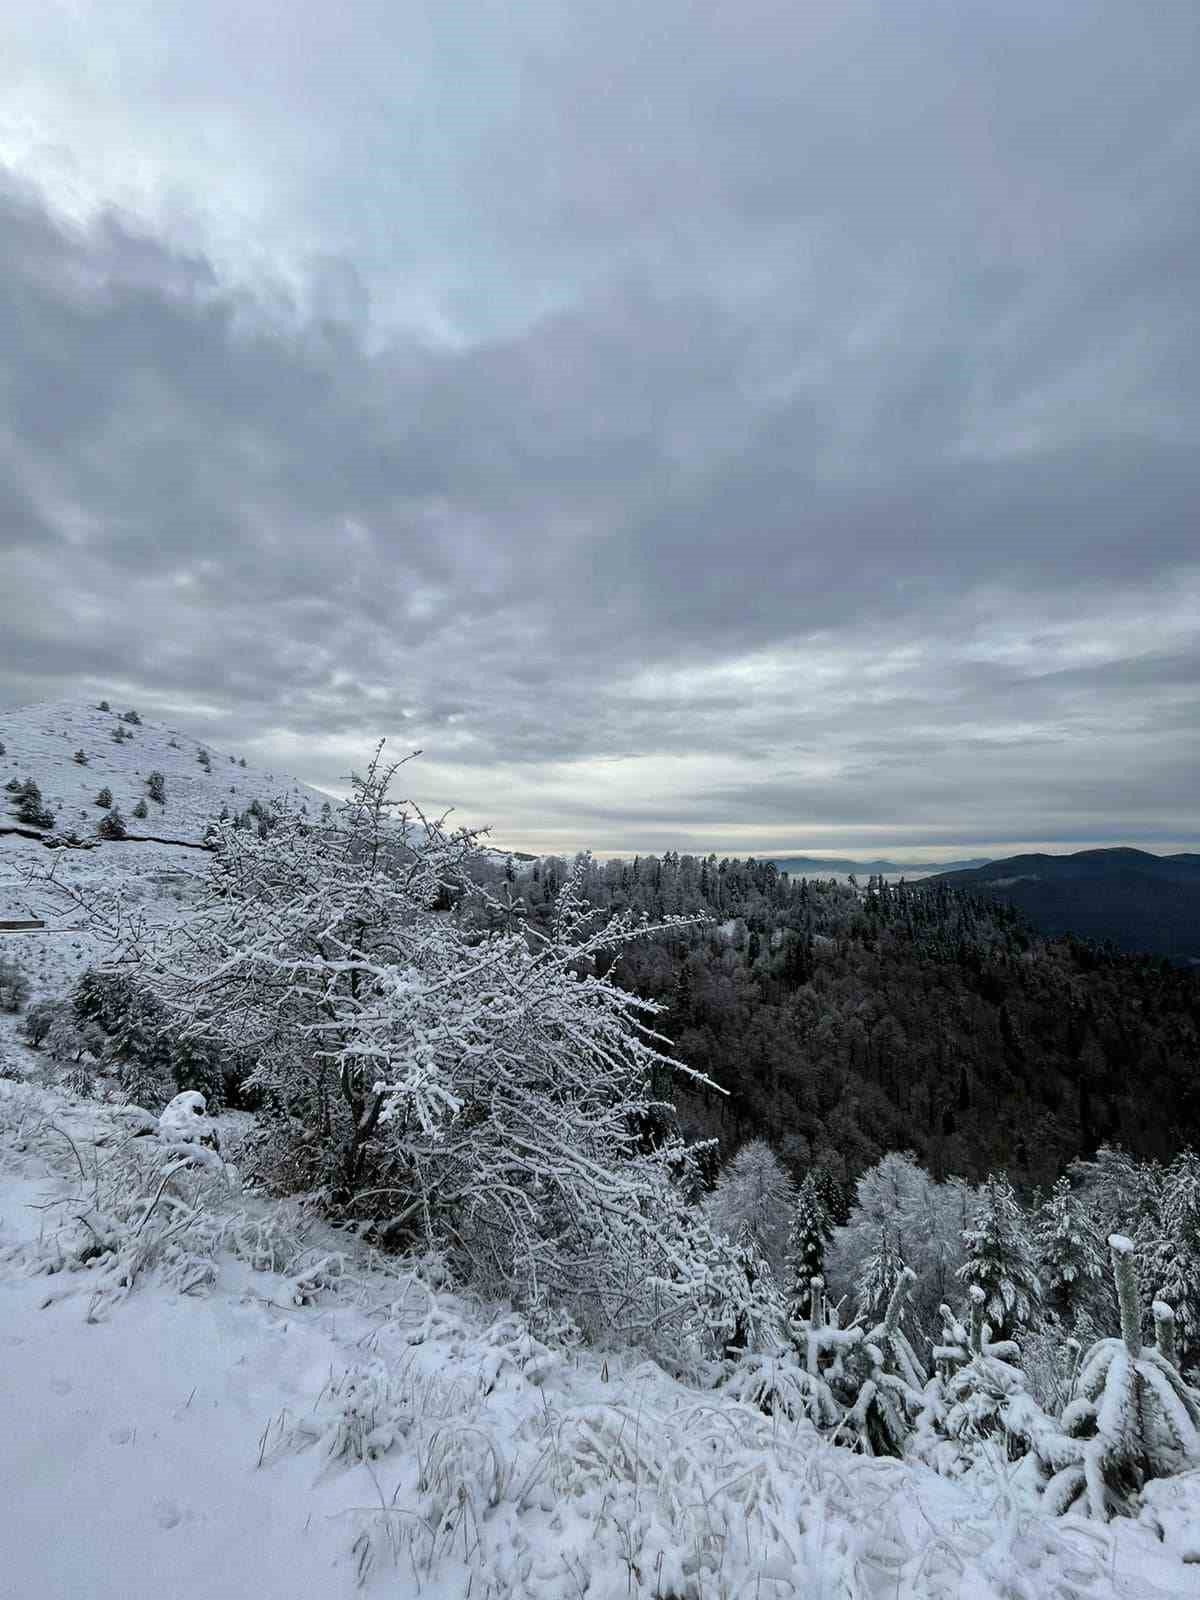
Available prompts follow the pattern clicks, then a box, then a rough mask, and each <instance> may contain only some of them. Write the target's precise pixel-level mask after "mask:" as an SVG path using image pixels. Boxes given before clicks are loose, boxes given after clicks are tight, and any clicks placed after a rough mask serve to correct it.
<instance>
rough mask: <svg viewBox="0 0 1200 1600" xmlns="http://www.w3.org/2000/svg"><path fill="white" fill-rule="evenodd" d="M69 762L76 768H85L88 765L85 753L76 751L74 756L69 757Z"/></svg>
mask: <svg viewBox="0 0 1200 1600" xmlns="http://www.w3.org/2000/svg"><path fill="white" fill-rule="evenodd" d="M71 760H72V761H73V762H74V763H75V765H76V766H77V767H86V766H87V764H88V758H87V751H86V750H76V752H75V754H74V755H73V756H72V757H71Z"/></svg>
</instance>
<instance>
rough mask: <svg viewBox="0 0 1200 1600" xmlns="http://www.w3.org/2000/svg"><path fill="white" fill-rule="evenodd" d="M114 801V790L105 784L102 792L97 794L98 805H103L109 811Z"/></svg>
mask: <svg viewBox="0 0 1200 1600" xmlns="http://www.w3.org/2000/svg"><path fill="white" fill-rule="evenodd" d="M112 803H113V792H112V790H111V789H110V788H109V787H108V785H107V784H105V785H104V788H103V789H101V790H100V793H99V794H98V795H97V796H96V804H97V805H98V806H102V807H103V808H104V810H105V811H107V810H108V809H109V807H110V806H111V805H112Z"/></svg>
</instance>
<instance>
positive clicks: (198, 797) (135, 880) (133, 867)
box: [0, 701, 336, 1034]
mask: <svg viewBox="0 0 1200 1600" xmlns="http://www.w3.org/2000/svg"><path fill="white" fill-rule="evenodd" d="M126 709H127V708H126V707H124V706H120V705H117V704H116V703H114V706H113V710H112V711H100V710H97V709H96V708H95V707H92V706H83V705H79V704H76V703H75V702H72V701H57V702H52V703H48V704H42V705H33V706H22V707H18V708H17V709H15V710H7V711H0V745H3V747H4V750H3V754H0V919H3V918H22V917H34V918H42V919H43V920H45V922H46V923H47V930H46V932H44V933H20V934H13V933H0V955H3V956H8V957H10V958H16V959H17V960H18V961H19V962H20V964H21V966H22V967H23V968H24V970H25V972H26V975H27V976H28V978H29V979H30V981H31V983H32V985H33V992H34V998H35V999H42V998H53V997H57V996H59V995H61V994H63V993H64V991H65V990H66V989H67V988H68V987H69V986H70V984H71V983H72V982H73V981H74V980H75V978H77V977H78V976H79V974H80V972H81V971H82V970H83V968H84V967H86V966H87V965H88V964H89V962H91V961H93V960H95V958H96V956H97V955H98V954H99V953H100V948H101V947H100V942H99V941H98V939H97V938H96V937H95V935H94V934H92V933H91V932H89V931H87V930H86V929H85V928H84V927H83V926H82V919H81V917H80V916H79V915H78V914H77V913H76V912H74V911H73V910H72V908H71V907H70V906H69V904H66V903H64V902H63V901H62V900H61V899H59V898H56V897H54V896H52V895H48V894H46V893H45V892H44V891H40V890H37V889H36V888H34V889H31V888H30V887H29V885H28V883H27V881H26V875H27V873H28V871H29V870H30V869H33V870H35V871H45V870H47V869H48V868H50V867H51V866H53V868H54V871H55V875H56V877H57V878H58V879H59V880H60V881H61V882H62V883H64V884H66V885H69V886H70V887H72V888H73V889H76V890H78V891H80V892H81V893H83V894H85V895H89V896H94V895H96V894H97V893H100V894H104V893H107V892H111V891H114V890H119V891H120V892H121V894H122V895H123V897H124V899H125V901H126V903H127V904H128V905H130V906H131V907H134V908H137V909H138V910H140V911H142V912H143V913H145V914H146V915H147V916H149V917H150V918H151V919H153V920H173V919H174V918H176V917H178V916H179V915H180V914H181V913H182V912H183V911H185V910H186V907H187V904H188V902H189V900H190V898H191V897H192V895H193V894H194V892H195V889H196V887H197V881H198V878H199V876H201V875H203V873H204V872H205V870H206V868H207V866H208V859H209V858H208V856H207V854H206V853H204V852H203V851H202V850H200V849H199V848H198V847H199V845H200V843H201V841H202V839H203V837H204V830H205V827H206V825H207V823H208V821H209V819H210V818H211V817H214V816H218V815H220V813H221V811H222V809H224V810H225V811H226V812H227V813H228V814H229V815H230V816H238V815H240V814H241V813H243V812H245V811H246V810H248V809H249V808H250V807H251V806H252V805H254V804H255V802H258V803H259V804H260V805H261V806H264V807H266V806H272V805H274V804H277V803H278V801H280V800H281V799H282V800H285V801H286V802H287V804H288V805H289V806H291V807H294V808H296V809H300V810H303V809H304V808H305V807H307V809H308V811H309V812H310V813H311V814H312V815H313V816H316V815H317V814H319V812H320V810H321V807H322V806H323V805H324V804H325V803H326V802H327V801H329V802H331V803H333V804H335V805H336V801H332V797H331V796H329V795H327V794H323V793H322V792H321V791H320V790H318V789H313V788H311V787H309V786H308V785H307V784H304V783H301V782H300V781H299V779H297V778H294V777H291V776H290V775H288V774H285V773H282V772H273V771H265V770H264V769H262V768H260V767H255V766H252V765H250V764H249V763H247V764H246V765H244V766H243V765H242V761H241V759H240V758H239V757H238V756H237V755H236V753H234V752H230V751H225V750H218V749H216V748H215V747H214V746H212V745H210V744H207V743H205V742H204V741H202V740H199V739H196V738H195V737H194V736H193V735H191V734H188V733H185V732H183V731H182V730H181V729H177V728H172V727H168V726H167V725H165V724H163V723H159V722H153V721H150V720H149V719H146V720H142V721H140V722H138V723H131V722H127V721H125V720H124V716H123V713H124V711H125V710H126ZM118 730H120V734H121V738H120V741H119V742H118V741H117V740H115V739H114V737H113V735H114V733H116V732H117V731H118ZM76 751H82V753H83V755H84V756H86V758H87V760H86V764H84V763H81V762H78V761H77V760H76V759H75V753H76ZM201 752H204V753H205V754H206V756H207V762H205V763H202V762H201V760H200V754H201ZM152 772H160V773H161V774H162V776H163V786H162V794H163V801H162V802H161V803H159V802H157V801H155V800H154V799H152V798H151V796H150V792H149V788H148V780H149V778H150V774H151V773H152ZM14 778H15V779H18V780H20V781H21V782H24V781H25V780H27V779H32V780H33V781H34V783H36V784H37V786H38V788H39V790H40V791H41V795H42V803H43V805H44V806H45V807H46V809H47V811H50V812H53V813H54V823H53V826H52V827H50V828H41V827H37V826H33V827H31V826H29V825H28V824H25V823H21V822H20V821H19V820H18V817H17V815H16V804H15V799H16V797H15V796H14V794H13V793H12V792H11V791H10V790H8V789H6V788H5V787H4V785H5V784H7V783H8V782H9V780H10V779H14ZM105 789H107V790H109V791H110V793H111V795H112V803H113V805H115V806H117V807H118V808H119V809H120V811H121V813H122V815H123V817H124V819H125V824H126V827H127V829H128V833H129V838H128V839H127V840H124V841H121V840H115V841H98V842H97V843H96V845H95V848H92V849H87V850H83V849H65V850H55V851H51V850H49V849H46V848H45V847H44V845H43V843H42V842H41V840H42V839H43V838H45V837H47V836H52V835H55V834H57V835H62V834H67V833H69V832H72V831H73V832H75V833H76V834H77V835H79V837H80V838H81V839H83V840H87V841H96V840H97V835H96V827H97V824H98V823H99V822H100V820H101V818H103V817H104V816H106V815H107V814H108V808H107V807H106V806H99V805H97V804H96V798H97V796H98V795H99V794H101V792H102V791H103V790H105ZM143 800H144V802H145V805H146V811H147V815H146V816H145V817H144V818H139V817H137V816H136V815H135V809H136V807H137V805H138V802H139V801H143ZM18 829H20V831H19V832H18V831H17V830H18ZM14 1022H15V1019H14V1018H4V1017H0V1034H4V1033H6V1032H11V1028H12V1025H13V1023H14Z"/></svg>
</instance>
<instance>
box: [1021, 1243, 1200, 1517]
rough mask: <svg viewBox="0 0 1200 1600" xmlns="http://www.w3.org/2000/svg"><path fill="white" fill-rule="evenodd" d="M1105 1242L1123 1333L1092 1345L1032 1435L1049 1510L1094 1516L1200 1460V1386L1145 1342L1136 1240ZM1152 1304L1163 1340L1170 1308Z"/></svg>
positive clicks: (1119, 1509) (1130, 1503)
mask: <svg viewBox="0 0 1200 1600" xmlns="http://www.w3.org/2000/svg"><path fill="white" fill-rule="evenodd" d="M1108 1243H1109V1247H1110V1250H1111V1252H1112V1260H1113V1270H1114V1275H1115V1277H1116V1285H1117V1298H1118V1302H1119V1304H1120V1311H1121V1336H1120V1338H1113V1339H1100V1340H1098V1341H1097V1343H1096V1344H1094V1345H1093V1346H1092V1348H1091V1350H1090V1351H1089V1352H1088V1354H1087V1356H1086V1357H1085V1359H1084V1362H1083V1367H1082V1370H1081V1372H1080V1375H1079V1379H1078V1383H1077V1385H1076V1393H1075V1397H1074V1399H1073V1400H1072V1401H1071V1402H1070V1403H1069V1404H1068V1405H1067V1407H1066V1408H1065V1410H1064V1411H1063V1414H1062V1419H1061V1424H1060V1426H1059V1428H1057V1429H1053V1428H1042V1429H1038V1430H1035V1432H1034V1435H1033V1439H1032V1443H1033V1460H1034V1463H1035V1465H1036V1468H1037V1470H1038V1472H1039V1475H1040V1480H1041V1485H1042V1487H1043V1488H1044V1500H1045V1504H1046V1505H1047V1507H1048V1509H1050V1510H1051V1511H1054V1512H1062V1511H1067V1510H1070V1509H1072V1508H1077V1509H1079V1510H1083V1511H1085V1512H1087V1514H1088V1515H1090V1516H1093V1517H1095V1518H1097V1519H1098V1520H1100V1521H1105V1520H1107V1519H1108V1518H1109V1517H1110V1516H1113V1515H1114V1514H1117V1515H1120V1514H1128V1513H1130V1512H1131V1511H1133V1510H1135V1509H1136V1506H1137V1496H1138V1494H1139V1492H1140V1490H1141V1489H1142V1487H1143V1485H1144V1484H1145V1483H1146V1481H1147V1479H1149V1478H1157V1477H1169V1476H1171V1475H1173V1474H1174V1473H1177V1472H1182V1471H1186V1470H1188V1469H1189V1468H1193V1467H1198V1466H1200V1393H1197V1391H1196V1390H1195V1389H1192V1388H1190V1387H1189V1386H1188V1385H1187V1384H1186V1383H1185V1382H1184V1381H1183V1379H1182V1378H1181V1377H1180V1375H1179V1372H1178V1371H1177V1370H1176V1368H1175V1366H1174V1364H1173V1362H1172V1361H1171V1360H1170V1358H1169V1356H1168V1355H1167V1354H1164V1353H1163V1351H1162V1350H1161V1349H1156V1348H1152V1347H1147V1346H1145V1345H1143V1343H1142V1333H1141V1307H1140V1304H1139V1297H1138V1284H1137V1273H1136V1268H1135V1265H1134V1244H1133V1241H1132V1240H1131V1239H1129V1238H1127V1237H1125V1236H1123V1235H1121V1234H1113V1235H1112V1236H1111V1238H1110V1239H1109V1241H1108ZM1156 1311H1157V1312H1158V1313H1159V1314H1158V1316H1157V1317H1156V1321H1157V1322H1158V1323H1159V1324H1160V1340H1161V1339H1162V1331H1161V1325H1162V1324H1163V1323H1165V1322H1169V1321H1170V1313H1169V1308H1167V1307H1165V1306H1163V1307H1161V1308H1157V1307H1156Z"/></svg>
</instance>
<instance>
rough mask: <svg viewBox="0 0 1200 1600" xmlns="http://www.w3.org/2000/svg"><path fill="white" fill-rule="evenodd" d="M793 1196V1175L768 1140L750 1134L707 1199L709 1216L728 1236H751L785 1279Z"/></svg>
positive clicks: (777, 1274)
mask: <svg viewBox="0 0 1200 1600" xmlns="http://www.w3.org/2000/svg"><path fill="white" fill-rule="evenodd" d="M795 1198H796V1191H795V1187H794V1185H793V1183H792V1180H791V1179H790V1178H789V1177H788V1175H787V1173H786V1172H785V1171H784V1170H783V1167H782V1166H781V1165H780V1162H779V1158H778V1157H777V1156H776V1155H775V1152H774V1151H773V1150H772V1149H771V1147H770V1145H768V1144H767V1143H766V1142H765V1141H764V1140H762V1139H752V1140H751V1141H750V1142H749V1143H748V1144H744V1145H743V1146H742V1147H741V1149H740V1150H739V1151H738V1152H737V1154H736V1155H735V1156H734V1157H733V1160H732V1161H730V1162H729V1163H728V1164H727V1165H726V1166H725V1167H723V1168H722V1170H721V1173H720V1175H719V1176H718V1178H717V1181H716V1183H715V1184H714V1185H713V1192H712V1194H711V1195H710V1196H709V1199H708V1206H707V1210H708V1216H709V1220H710V1221H711V1223H712V1225H713V1227H714V1228H717V1229H718V1230H719V1231H720V1232H721V1233H724V1234H726V1235H727V1236H728V1237H729V1238H730V1239H734V1240H738V1239H741V1238H743V1237H744V1238H745V1239H747V1240H749V1241H750V1242H751V1243H752V1244H753V1245H754V1247H755V1248H756V1249H757V1250H758V1252H759V1253H760V1254H761V1256H762V1257H763V1260H764V1261H765V1262H766V1264H767V1265H768V1266H769V1267H770V1269H771V1272H772V1274H773V1275H774V1277H775V1280H776V1282H778V1283H782V1282H784V1281H785V1270H786V1269H785V1265H784V1262H785V1257H786V1254H787V1242H788V1224H789V1222H790V1220H791V1216H792V1212H793V1210H794V1208H795Z"/></svg>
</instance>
